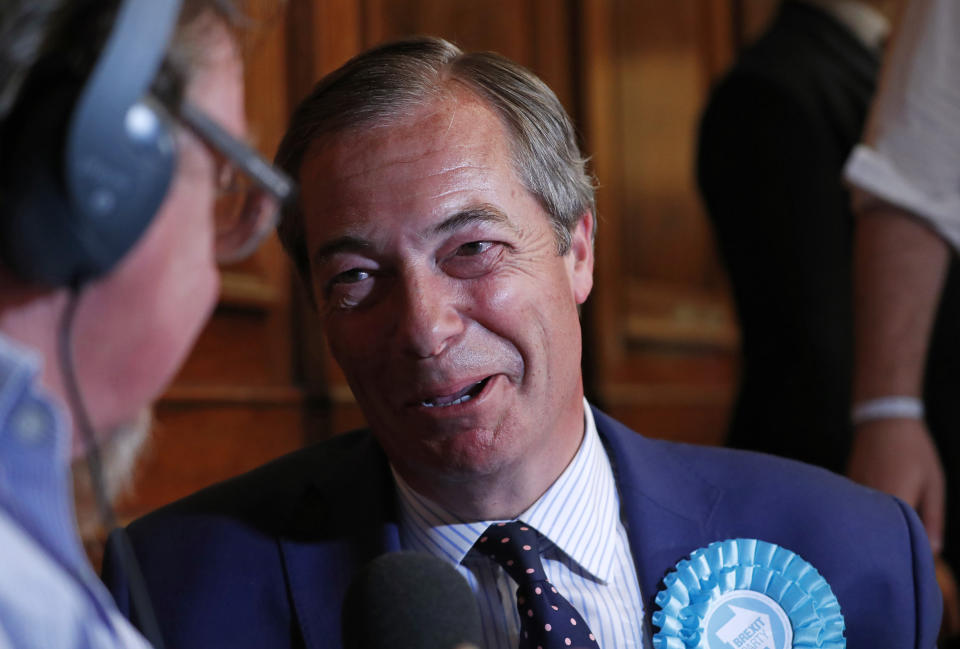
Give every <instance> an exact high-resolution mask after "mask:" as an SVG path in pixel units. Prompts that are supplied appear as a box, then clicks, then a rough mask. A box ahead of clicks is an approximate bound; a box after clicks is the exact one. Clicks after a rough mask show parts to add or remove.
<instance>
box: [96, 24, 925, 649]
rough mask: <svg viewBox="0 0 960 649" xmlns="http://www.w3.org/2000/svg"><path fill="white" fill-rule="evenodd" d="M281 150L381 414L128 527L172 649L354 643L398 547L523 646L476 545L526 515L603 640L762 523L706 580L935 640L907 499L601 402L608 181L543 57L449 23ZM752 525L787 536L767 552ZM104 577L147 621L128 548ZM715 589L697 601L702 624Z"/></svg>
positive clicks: (837, 626) (288, 232)
mask: <svg viewBox="0 0 960 649" xmlns="http://www.w3.org/2000/svg"><path fill="white" fill-rule="evenodd" d="M278 161H279V162H280V163H281V164H282V165H283V166H284V167H285V168H286V169H288V170H290V171H292V172H293V173H295V174H296V175H297V176H298V177H299V178H300V180H301V186H302V188H303V193H302V196H301V202H300V205H299V206H298V208H297V209H296V211H295V212H294V213H290V214H287V215H286V216H285V220H284V223H283V224H282V225H281V237H282V239H283V241H284V244H285V246H286V248H287V250H288V251H289V252H290V254H291V255H292V257H293V259H294V260H295V262H296V263H297V265H298V268H299V269H300V271H301V273H302V274H303V276H304V277H305V278H307V280H308V281H309V284H310V286H311V289H312V292H313V297H314V299H315V302H316V305H317V308H318V311H319V313H320V316H321V320H322V322H323V326H324V330H325V333H326V335H327V338H328V342H329V345H330V349H331V351H332V353H333V355H334V357H335V358H336V360H337V362H338V364H339V365H340V367H341V368H342V369H343V371H344V374H345V375H346V377H347V380H348V381H349V384H350V387H351V388H352V390H353V393H354V395H355V396H356V398H357V401H358V403H359V404H360V406H361V408H362V409H363V412H364V414H365V416H366V418H367V420H368V421H369V423H370V429H369V430H363V431H357V432H353V433H348V434H346V435H342V436H339V437H336V438H334V439H331V440H329V441H327V442H324V443H322V444H318V445H315V446H312V447H309V448H306V449H303V450H301V451H299V452H296V453H294V454H292V455H289V456H287V457H284V458H281V459H279V460H276V461H274V462H272V463H270V464H268V465H266V466H264V467H262V468H260V469H258V470H255V471H253V472H251V473H248V474H246V475H244V476H240V477H238V478H236V479H233V480H231V481H228V482H225V483H222V484H220V485H216V486H214V487H211V488H209V489H206V490H204V491H202V492H200V493H198V494H195V495H194V496H191V497H189V498H187V499H185V500H182V501H180V502H177V503H174V504H173V505H170V506H168V507H165V508H163V509H161V510H159V511H157V512H155V513H153V514H150V515H149V516H147V517H144V518H143V519H141V520H139V521H136V522H134V523H133V524H132V525H131V526H130V528H129V533H130V536H131V538H132V541H133V544H134V547H135V549H136V553H137V555H138V558H139V559H140V563H141V565H142V566H143V570H144V573H145V579H146V584H147V586H148V588H149V590H150V591H151V594H152V595H153V598H154V604H155V608H156V613H157V616H158V619H159V621H160V624H161V626H162V627H163V629H164V631H165V634H166V636H167V638H166V639H167V641H168V643H169V645H170V646H173V647H178V648H180V649H188V648H190V647H198V648H199V647H203V648H204V649H208V648H210V647H231V648H235V647H311V648H316V649H319V648H321V647H338V646H341V645H340V642H341V641H340V633H341V629H340V608H341V601H342V598H343V594H344V592H345V590H346V588H347V585H348V584H349V583H350V581H351V579H352V577H353V575H354V574H355V572H356V571H357V569H358V567H360V566H361V565H363V564H364V563H366V562H367V561H369V560H370V559H372V558H374V557H376V556H377V555H380V554H383V553H385V552H391V551H397V550H401V549H413V550H418V551H422V552H429V553H432V554H434V555H436V556H439V557H441V558H443V559H444V560H446V561H449V562H450V563H451V564H453V565H454V566H455V567H456V568H457V570H458V571H460V572H461V574H463V575H464V577H465V578H466V579H467V581H468V582H469V584H470V586H471V587H472V589H473V591H474V592H475V593H476V595H477V601H478V604H479V609H480V615H481V619H482V626H483V630H484V634H485V636H484V644H485V645H486V647H487V648H488V649H490V648H493V647H510V648H512V647H516V646H518V644H519V645H520V646H525V644H524V642H525V641H524V639H523V633H522V632H523V630H524V629H525V628H526V627H523V626H522V625H521V622H520V614H519V613H518V609H517V605H518V603H519V604H521V605H522V601H521V602H518V601H517V600H516V599H515V597H514V595H513V593H514V591H515V588H516V584H515V583H514V582H513V580H512V578H511V577H510V576H509V575H508V573H507V572H506V571H505V570H503V569H502V568H501V567H500V565H498V564H497V563H495V562H494V561H493V560H491V559H489V558H488V557H487V556H486V555H485V554H483V553H481V552H479V551H477V550H476V549H475V547H474V544H475V543H478V542H482V540H483V538H484V531H485V530H486V529H487V526H488V525H491V524H495V523H498V522H512V521H522V524H523V525H525V526H529V527H532V528H534V530H535V532H536V534H537V548H536V550H537V551H538V552H539V555H540V558H541V560H542V564H543V570H544V572H545V573H546V575H547V577H548V578H549V580H550V582H551V584H552V585H554V586H555V587H556V588H557V590H558V591H560V592H561V594H562V596H563V597H564V598H565V600H566V603H567V604H569V605H570V606H572V608H574V609H576V611H578V612H579V614H580V615H582V619H583V620H584V622H585V623H586V624H587V625H588V626H589V629H590V631H591V635H590V637H591V639H592V640H591V641H595V642H596V643H597V644H598V645H599V646H601V647H605V648H606V649H614V648H615V649H621V648H623V647H638V648H639V647H641V646H642V647H649V646H651V639H650V636H652V635H653V634H654V633H659V634H661V635H662V634H665V633H670V632H673V631H676V628H675V626H672V625H671V623H670V621H669V620H666V621H665V618H664V616H668V615H671V614H673V613H677V611H675V610H673V609H671V608H670V607H669V606H667V605H666V600H665V599H659V600H658V599H657V594H658V592H659V591H660V590H661V589H666V590H667V592H668V593H669V592H671V589H675V588H677V587H678V586H677V584H676V580H675V579H674V578H673V577H670V576H668V575H669V573H671V571H672V570H673V569H674V568H675V567H676V566H677V564H678V563H679V562H682V561H683V560H684V559H686V558H687V557H688V556H690V555H691V553H694V552H695V551H697V550H698V549H701V548H705V547H707V546H708V545H710V544H711V543H713V542H716V541H723V540H727V539H747V541H745V542H744V544H743V545H741V546H739V547H741V551H740V552H739V553H730V552H727V553H725V554H723V555H722V556H721V555H719V554H716V553H714V554H711V555H710V556H712V557H714V558H716V562H715V564H712V570H713V572H712V573H711V572H710V571H709V570H706V569H704V567H703V566H700V567H699V568H698V569H697V570H698V571H697V575H698V577H697V578H699V579H702V580H703V583H702V584H701V585H702V586H703V588H702V592H703V596H704V597H708V598H712V597H713V594H716V595H717V596H718V597H720V596H721V594H722V595H723V596H726V593H727V591H726V590H725V588H728V586H729V587H731V588H732V586H730V584H732V583H733V581H734V580H739V581H737V584H739V585H737V586H736V588H737V589H740V590H735V591H733V592H736V593H739V592H743V590H742V589H746V590H754V591H762V593H763V595H762V596H763V597H766V598H767V602H768V604H769V605H770V606H772V607H773V608H768V609H765V610H771V611H772V610H774V609H776V610H781V612H784V616H783V619H784V620H786V619H787V615H789V616H790V621H789V624H787V626H789V625H792V627H793V634H794V637H796V638H800V637H802V636H803V635H804V634H807V635H809V633H810V629H811V628H812V629H814V631H815V633H814V636H815V639H816V638H817V637H819V638H821V639H822V640H823V643H821V644H817V645H811V646H839V645H838V644H837V643H836V641H838V639H839V638H840V633H841V628H842V626H843V625H841V623H840V621H839V620H840V616H842V619H843V624H845V628H846V637H847V639H848V641H849V644H850V646H851V647H891V648H894V647H895V648H898V649H899V648H903V647H918V648H919V647H922V648H923V649H929V648H930V647H933V646H934V643H935V639H936V630H937V627H938V625H939V618H940V600H939V594H938V591H937V589H936V584H935V582H934V578H933V569H932V559H931V556H930V551H929V544H928V543H927V541H926V539H925V537H924V533H923V530H922V527H921V526H920V524H919V522H918V521H917V518H916V516H915V515H914V514H913V512H912V511H910V510H909V508H907V507H905V506H904V505H903V504H902V503H899V502H898V501H896V500H894V499H893V498H891V497H888V496H884V495H881V494H879V493H877V492H873V491H870V490H867V489H865V488H862V487H858V486H855V485H853V484H852V483H849V482H847V481H845V480H844V479H842V478H839V477H836V476H833V475H831V474H829V473H827V472H825V471H822V470H819V469H814V468H811V467H807V466H805V465H801V464H797V463H793V462H790V461H786V460H779V459H774V458H771V457H767V456H761V455H756V454H749V453H742V452H736V451H730V450H723V449H708V448H700V447H690V446H684V445H679V444H672V443H667V442H660V441H652V440H648V439H645V438H643V437H641V436H640V435H637V434H636V433H634V432H632V431H630V430H628V429H626V428H625V427H623V426H622V425H620V424H618V423H617V422H615V421H613V420H611V419H610V418H608V417H607V416H605V415H604V414H602V413H601V412H599V411H598V410H595V409H593V408H592V407H589V405H587V404H586V402H585V401H584V398H583V380H582V376H581V369H580V359H581V338H580V336H581V332H580V322H579V314H578V307H579V305H580V304H582V303H583V302H584V301H585V300H586V298H587V296H588V295H589V293H590V290H591V288H592V272H593V262H594V256H593V236H594V230H595V219H594V206H593V187H592V182H591V179H590V177H589V176H588V175H587V174H586V172H585V168H584V159H583V156H582V155H581V153H580V151H579V149H578V147H577V144H576V139H575V137H574V133H573V129H572V126H571V124H570V121H569V119H568V117H567V116H566V114H565V113H564V111H563V109H562V107H561V106H560V104H559V102H558V101H557V99H556V97H555V96H554V95H553V93H552V92H551V91H550V90H549V89H548V88H547V87H546V86H545V85H544V84H543V83H542V82H541V81H540V80H539V79H537V78H536V77H535V76H533V75H532V74H531V73H530V72H528V71H527V70H524V69H523V68H520V67H519V66H517V65H515V64H513V63H511V62H510V61H508V60H506V59H504V58H502V57H499V56H497V55H491V54H464V53H462V52H461V51H460V50H458V49H457V48H455V47H454V46H452V45H450V44H449V43H447V42H445V41H441V40H438V39H429V38H422V39H416V40H411V41H404V42H400V43H395V44H390V45H386V46H382V47H380V48H377V49H375V50H371V51H370V52H367V53H366V54H364V55H361V56H360V57H358V58H356V59H354V60H353V61H351V62H349V63H347V64H346V65H345V66H344V67H343V68H341V69H340V70H338V71H336V72H334V73H333V74H331V75H329V76H328V77H327V78H325V79H324V80H322V81H321V82H320V84H319V85H318V86H317V88H316V89H315V90H314V92H313V93H312V94H311V95H310V96H309V97H307V98H306V99H305V100H304V102H303V103H302V104H301V106H300V107H299V108H298V110H297V111H296V113H295V114H294V117H293V120H292V124H291V126H290V129H289V131H288V134H287V137H286V138H285V140H284V142H283V143H282V144H281V147H280V152H279V153H278ZM753 541H760V542H763V544H762V545H763V547H766V548H773V547H774V546H773V545H766V544H775V546H779V548H780V550H779V551H778V552H777V553H764V552H761V551H759V550H758V551H757V552H756V553H749V555H748V553H747V552H745V551H743V549H742V548H746V547H748V546H749V545H750V544H751V543H752V542H753ZM681 565H684V564H681ZM808 566H812V568H813V569H814V570H810V569H809V567H808ZM104 573H105V579H106V581H107V583H108V584H109V585H110V586H111V589H112V590H113V592H114V594H115V596H116V597H117V599H118V602H119V604H120V606H121V607H122V608H125V609H126V610H128V611H129V612H130V613H131V615H132V616H133V617H134V618H136V614H137V611H131V610H130V606H129V597H128V593H127V592H126V591H125V587H124V585H123V584H124V583H125V582H124V580H123V579H122V578H121V576H120V575H119V574H118V570H117V568H116V563H115V562H113V561H111V560H110V557H109V552H108V560H107V561H106V563H105V569H104ZM721 573H723V574H724V575H726V576H728V577H730V583H729V584H728V583H727V582H725V581H723V580H720V581H717V580H716V579H713V577H711V575H713V576H714V577H716V576H718V575H720V574H721ZM743 575H747V576H748V577H749V576H750V575H753V577H752V578H748V579H746V580H745V581H744V583H745V584H746V585H743V584H740V581H743V579H742V577H743ZM763 575H766V577H767V579H761V578H760V577H761V576H763ZM711 579H713V581H711ZM827 586H829V588H828V587H827ZM741 587H742V588H741ZM687 589H688V591H689V592H690V593H693V592H695V591H696V589H695V588H694V586H693V585H691V584H688V585H687ZM696 592H700V591H696ZM834 596H835V598H836V599H835V600H834V599H833V598H834ZM706 601H707V600H703V602H706ZM710 601H714V600H713V599H711V600H710ZM717 601H719V600H717ZM661 604H662V605H664V610H662V611H659V610H658V609H659V608H660V605H661ZM764 605H765V606H766V605H767V604H764ZM716 608H717V607H712V608H711V609H710V611H709V612H707V610H706V607H704V608H702V609H696V610H695V607H690V608H689V609H684V610H683V611H681V612H682V614H683V615H701V616H703V625H702V627H703V632H704V633H706V632H707V629H708V626H709V625H708V624H707V618H708V617H709V615H711V614H713V615H716V613H715V611H714V609H716ZM717 610H719V609H717ZM737 610H738V611H741V612H742V610H743V609H742V608H741V609H737ZM530 615H531V616H532V615H533V614H532V613H530ZM718 619H719V618H718ZM738 619H739V618H738ZM764 619H765V620H768V621H769V620H770V619H771V618H770V616H767V615H766V614H764ZM754 620H757V621H756V624H760V622H759V620H760V618H759V617H757V616H756V615H754V616H753V617H751V618H750V621H751V626H752V625H753V624H754ZM721 622H722V624H723V631H724V633H725V634H729V633H730V630H731V628H732V627H731V624H733V622H727V621H721ZM655 623H656V624H655ZM811 625H813V626H811ZM656 626H660V627H663V628H662V630H661V631H659V632H658V631H656V629H655V627H656ZM734 626H735V624H734ZM547 631H548V632H549V631H550V626H547ZM744 633H753V631H752V630H747V631H744ZM782 636H783V629H781V633H780V636H779V638H780V639H781V640H782ZM718 637H719V636H718ZM830 642H834V643H833V644H830ZM561 646H562V642H561ZM717 646H719V645H717Z"/></svg>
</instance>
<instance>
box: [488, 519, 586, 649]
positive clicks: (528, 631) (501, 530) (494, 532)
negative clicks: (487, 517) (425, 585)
mask: <svg viewBox="0 0 960 649" xmlns="http://www.w3.org/2000/svg"><path fill="white" fill-rule="evenodd" d="M540 538H541V537H540V533H539V532H537V531H536V530H535V529H533V528H532V527H530V526H529V525H527V524H526V523H523V522H521V521H514V522H512V523H497V524H495V525H491V526H490V527H488V528H487V531H486V532H484V534H483V536H481V537H480V539H479V540H478V541H477V542H476V543H475V544H474V546H473V547H475V548H476V549H477V550H479V551H480V552H482V553H483V554H485V555H487V556H488V557H490V558H491V559H493V560H494V561H496V562H497V563H499V564H500V565H501V566H503V569H504V570H506V571H507V574H509V575H510V576H511V577H512V578H513V580H514V581H515V582H517V610H518V611H519V612H520V649H600V648H599V645H597V641H596V639H595V638H594V637H593V633H591V632H590V628H589V627H588V626H587V623H586V622H584V621H583V618H582V617H580V614H579V613H578V612H577V609H575V608H573V606H572V605H571V604H570V602H568V601H567V600H566V599H564V597H563V596H562V595H561V594H560V593H558V592H557V589H556V588H554V586H553V584H551V583H550V582H549V581H548V580H547V575H546V574H545V573H544V572H543V564H542V563H541V562H540V547H539V546H540Z"/></svg>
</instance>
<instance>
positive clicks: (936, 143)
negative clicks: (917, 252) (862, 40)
mask: <svg viewBox="0 0 960 649" xmlns="http://www.w3.org/2000/svg"><path fill="white" fill-rule="evenodd" d="M844 176H845V178H846V180H847V181H848V182H849V183H850V184H851V185H852V186H853V187H854V189H855V190H860V191H855V192H854V197H855V201H856V200H868V199H869V198H870V197H871V196H872V197H876V198H880V199H883V200H885V201H888V202H890V203H893V204H895V205H897V206H899V207H902V208H904V209H906V210H908V211H910V212H913V213H915V214H916V215H917V216H918V217H920V218H923V219H925V220H926V221H928V222H929V224H930V226H931V227H933V228H934V229H935V230H937V231H938V232H939V233H940V234H941V235H942V236H944V237H945V238H946V239H947V240H948V241H949V242H950V243H951V244H952V245H953V246H954V247H955V248H960V1H958V0H908V2H907V7H906V9H905V11H904V13H903V16H902V20H901V23H900V25H899V27H898V30H897V33H896V34H895V36H894V40H893V44H892V49H891V51H890V52H889V53H888V55H887V57H886V59H885V61H884V67H883V73H882V76H881V81H880V86H879V89H878V91H877V96H876V98H875V100H874V103H873V106H872V107H871V112H870V119H869V122H868V123H867V129H866V132H865V135H864V139H863V142H862V143H861V144H860V145H858V146H857V147H856V148H855V149H854V151H853V153H852V155H851V156H850V159H849V160H848V161H847V166H846V169H845V170H844Z"/></svg>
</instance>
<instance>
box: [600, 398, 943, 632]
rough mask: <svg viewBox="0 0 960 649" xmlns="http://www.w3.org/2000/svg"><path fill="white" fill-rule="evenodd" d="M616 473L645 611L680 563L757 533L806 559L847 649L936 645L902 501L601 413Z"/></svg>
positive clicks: (933, 605) (934, 595)
mask: <svg viewBox="0 0 960 649" xmlns="http://www.w3.org/2000/svg"><path fill="white" fill-rule="evenodd" d="M596 418H597V426H598V428H600V429H602V430H603V431H604V432H603V436H604V438H605V439H606V440H607V443H608V446H609V448H610V451H611V458H612V460H613V462H614V465H615V467H616V468H615V470H616V471H617V473H618V479H619V486H620V492H621V498H622V501H623V503H624V508H625V511H626V517H627V520H628V526H629V533H630V534H631V544H632V546H633V547H634V551H635V558H636V561H637V566H638V574H639V575H640V578H641V589H642V590H643V595H644V599H645V600H646V601H647V602H649V605H651V606H655V605H653V603H652V598H653V596H655V594H656V592H657V591H658V590H659V587H660V585H661V584H660V581H661V580H662V579H663V577H664V576H665V575H666V574H667V572H668V571H669V570H671V569H672V568H673V567H674V566H675V565H676V563H677V562H678V561H680V560H681V559H684V558H685V557H687V556H688V555H689V554H690V553H691V552H692V551H693V550H695V549H697V548H701V547H706V546H707V545H709V544H710V543H712V542H714V541H720V540H725V539H732V538H753V539H759V540H763V541H767V542H770V543H775V544H777V545H780V546H782V547H784V548H786V549H788V550H791V551H793V552H795V553H797V554H798V555H800V556H801V557H802V558H803V559H805V560H806V561H808V562H809V563H811V564H812V565H813V566H814V567H815V568H816V569H817V570H818V571H819V572H820V574H821V575H822V576H823V577H824V578H825V579H826V580H827V582H828V583H829V584H830V586H831V588H832V589H833V591H834V594H835V595H836V596H837V599H838V600H839V602H840V606H841V610H842V612H843V615H844V619H845V621H846V625H847V632H846V637H847V644H848V646H850V647H868V646H869V647H891V648H894V647H923V648H930V647H933V646H934V645H935V642H936V637H937V632H938V630H939V623H940V614H941V601H940V594H939V590H938V588H937V585H936V579H935V577H934V573H933V563H932V556H931V553H930V548H929V543H928V541H927V539H926V535H925V534H924V532H923V528H922V526H921V525H920V522H919V520H918V519H917V516H916V514H915V513H914V512H913V511H912V510H911V509H910V508H909V507H907V506H906V505H904V504H903V503H902V502H900V501H898V500H896V499H895V498H893V497H891V496H888V495H886V494H882V493H880V492H877V491H874V490H872V489H868V488H866V487H863V486H860V485H857V484H855V483H853V482H851V481H849V480H847V479H846V478H844V477H842V476H839V475H836V474H834V473H831V472H829V471H826V470H824V469H820V468H818V467H813V466H810V465H806V464H802V463H799V462H795V461H792V460H787V459H783V458H779V457H774V456H770V455H765V454H761V453H752V452H748V451H737V450H731V449H726V448H714V447H703V446H693V445H686V444H678V443H673V442H665V441H658V440H651V439H647V438H644V437H642V436H640V435H637V434H636V433H633V432H632V431H629V430H628V429H626V428H625V427H624V426H622V425H621V424H619V423H617V422H615V421H614V420H612V419H610V418H608V417H606V416H604V415H602V414H598V415H596Z"/></svg>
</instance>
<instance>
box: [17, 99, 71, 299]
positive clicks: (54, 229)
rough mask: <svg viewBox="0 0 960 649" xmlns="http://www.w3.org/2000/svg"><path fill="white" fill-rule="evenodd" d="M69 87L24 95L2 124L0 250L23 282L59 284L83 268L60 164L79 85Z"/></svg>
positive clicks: (61, 164)
mask: <svg viewBox="0 0 960 649" xmlns="http://www.w3.org/2000/svg"><path fill="white" fill-rule="evenodd" d="M71 86H72V87H70V86H67V85H64V84H62V85H61V86H60V87H56V86H54V89H53V90H51V91H49V92H46V93H44V96H43V97H42V101H32V99H33V98H26V99H25V100H24V101H22V102H21V103H20V107H19V110H18V111H17V113H15V114H13V115H11V116H10V118H9V119H8V120H7V123H6V124H5V125H4V127H5V128H4V131H5V133H4V135H5V136H4V138H3V143H4V146H3V148H4V149H5V151H6V152H7V153H8V155H7V156H5V160H4V163H3V166H2V183H3V189H2V191H0V201H2V205H3V218H2V219H0V254H2V256H3V261H4V263H5V264H6V265H7V266H8V267H9V268H10V270H12V271H13V272H14V273H15V274H16V275H17V276H19V277H20V278H22V279H24V280H27V281H39V282H47V283H50V284H54V285H60V284H63V283H64V282H63V281H55V280H54V278H64V277H70V276H72V275H73V274H74V269H77V270H78V271H80V272H81V273H82V269H83V267H84V264H83V262H82V260H81V259H77V253H78V248H77V246H76V245H73V243H72V241H71V239H72V237H71V233H70V231H71V230H72V228H73V214H72V210H71V209H70V203H69V200H68V199H67V195H66V187H65V184H64V174H63V168H62V166H63V141H64V137H65V132H66V129H67V120H68V119H69V117H70V109H71V108H72V106H73V103H74V102H75V101H76V96H77V93H78V92H79V84H71ZM26 90H27V89H25V91H26ZM51 125H53V126H51Z"/></svg>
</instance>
